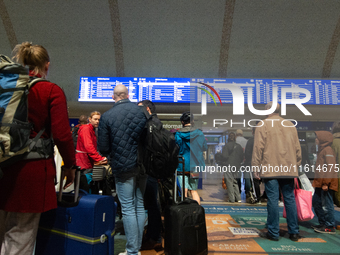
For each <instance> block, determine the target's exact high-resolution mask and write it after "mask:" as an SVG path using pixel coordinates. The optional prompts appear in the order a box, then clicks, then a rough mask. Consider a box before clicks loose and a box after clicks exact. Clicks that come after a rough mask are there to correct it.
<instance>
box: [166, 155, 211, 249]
mask: <svg viewBox="0 0 340 255" xmlns="http://www.w3.org/2000/svg"><path fill="white" fill-rule="evenodd" d="M179 163H180V164H183V172H184V158H183V157H179ZM176 179H177V171H176V174H175V181H174V192H173V205H171V206H168V207H167V208H166V209H165V213H164V224H165V237H164V250H165V254H166V255H204V254H208V242H207V229H206V225H205V212H204V208H203V207H202V206H200V205H199V204H198V203H197V202H196V201H195V200H192V199H189V198H185V197H184V194H185V193H184V186H185V181H184V179H185V178H183V184H182V190H181V202H178V201H177V199H176V197H177V180H176Z"/></svg>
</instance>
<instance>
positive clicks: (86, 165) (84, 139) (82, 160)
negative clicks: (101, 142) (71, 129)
mask: <svg viewBox="0 0 340 255" xmlns="http://www.w3.org/2000/svg"><path fill="white" fill-rule="evenodd" d="M76 159H77V166H80V167H81V168H82V169H90V168H93V164H94V162H98V161H101V160H104V159H105V157H102V156H100V154H99V153H98V151H97V137H96V133H95V130H94V127H93V126H92V124H91V123H89V124H86V125H82V126H80V128H79V131H78V140H77V154H76Z"/></svg>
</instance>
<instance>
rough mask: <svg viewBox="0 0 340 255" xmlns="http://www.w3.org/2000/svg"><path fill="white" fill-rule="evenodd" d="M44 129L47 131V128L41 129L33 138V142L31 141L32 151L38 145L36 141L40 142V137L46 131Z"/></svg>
mask: <svg viewBox="0 0 340 255" xmlns="http://www.w3.org/2000/svg"><path fill="white" fill-rule="evenodd" d="M44 131H45V128H43V129H42V130H40V131H39V133H38V134H37V135H36V136H35V137H34V138H33V139H32V142H31V143H30V146H29V148H30V151H31V150H32V149H33V148H34V146H35V145H36V143H37V142H38V140H39V138H40V137H41V135H42V134H43V133H44Z"/></svg>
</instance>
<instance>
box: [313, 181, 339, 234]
mask: <svg viewBox="0 0 340 255" xmlns="http://www.w3.org/2000/svg"><path fill="white" fill-rule="evenodd" d="M333 193H334V191H333V190H328V191H323V190H322V189H321V188H315V192H314V195H313V208H314V212H315V213H316V216H318V219H319V224H320V225H323V226H325V227H332V228H334V227H335V219H334V204H333Z"/></svg>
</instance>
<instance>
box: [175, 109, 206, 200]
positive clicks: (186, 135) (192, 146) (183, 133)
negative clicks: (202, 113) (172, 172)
mask: <svg viewBox="0 0 340 255" xmlns="http://www.w3.org/2000/svg"><path fill="white" fill-rule="evenodd" d="M180 121H181V123H182V125H183V128H181V129H180V130H178V131H177V132H176V134H175V139H176V143H177V144H178V146H179V153H178V154H179V155H182V156H183V157H184V168H185V175H184V176H185V191H184V192H185V197H187V192H188V190H190V192H191V196H192V198H193V199H194V200H196V201H197V203H198V204H200V203H201V199H200V196H199V194H198V192H197V189H198V178H199V175H198V174H199V173H198V172H196V169H195V166H200V167H202V168H203V169H204V167H205V162H204V158H203V151H206V150H208V145H207V141H206V140H205V137H204V134H203V132H202V131H201V130H199V129H195V128H194V127H193V123H194V116H193V114H191V113H190V112H185V113H183V114H182V116H181V118H180ZM177 171H178V173H179V174H180V173H183V165H182V164H179V165H178V168H177ZM177 178H178V182H179V185H180V186H181V185H182V183H183V179H182V178H183V175H178V177H177Z"/></svg>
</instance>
